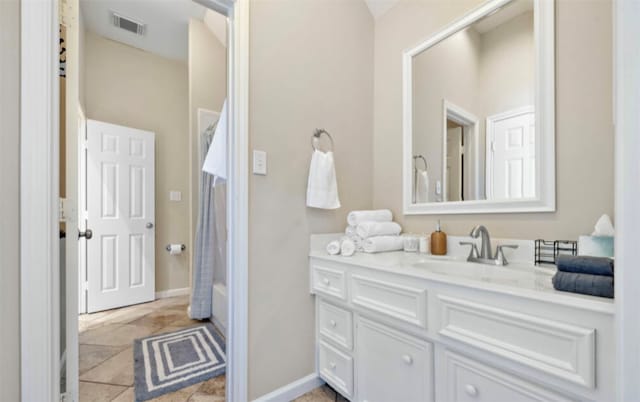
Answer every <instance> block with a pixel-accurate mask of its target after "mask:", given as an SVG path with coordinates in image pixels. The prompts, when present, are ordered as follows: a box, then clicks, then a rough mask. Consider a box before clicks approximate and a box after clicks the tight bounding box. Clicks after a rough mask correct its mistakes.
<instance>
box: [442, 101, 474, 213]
mask: <svg viewBox="0 0 640 402" xmlns="http://www.w3.org/2000/svg"><path fill="white" fill-rule="evenodd" d="M449 119H451V120H453V121H455V122H456V123H458V124H460V125H461V126H465V127H466V126H471V127H472V128H471V130H472V133H470V134H471V135H470V137H471V138H470V139H471V140H472V141H473V159H474V165H475V166H474V170H475V172H476V174H475V176H476V177H475V188H474V193H475V196H476V199H480V188H479V184H480V183H481V179H482V171H481V170H482V169H480V147H479V146H478V144H480V128H479V125H480V120H478V118H477V117H476V116H475V115H474V114H473V113H471V112H469V111H467V110H465V109H464V108H462V107H460V106H458V105H456V104H454V103H453V102H450V101H448V100H446V99H443V100H442V179H441V180H442V186H441V189H442V192H441V194H442V201H443V202H446V201H447V190H446V189H447V185H448V183H447V181H448V178H447V153H448V149H447V120H449ZM464 134H465V130H464V129H463V130H462V135H463V136H464ZM468 139H469V138H468Z"/></svg>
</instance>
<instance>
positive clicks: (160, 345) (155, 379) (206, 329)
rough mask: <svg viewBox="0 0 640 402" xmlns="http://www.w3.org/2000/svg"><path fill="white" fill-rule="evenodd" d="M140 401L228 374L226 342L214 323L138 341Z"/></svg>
mask: <svg viewBox="0 0 640 402" xmlns="http://www.w3.org/2000/svg"><path fill="white" fill-rule="evenodd" d="M133 363H134V370H135V379H134V386H135V393H136V401H138V402H139V401H146V400H149V399H152V398H156V397H158V396H160V395H164V394H166V393H169V392H173V391H176V390H179V389H181V388H185V387H188V386H190V385H193V384H195V383H198V382H202V381H206V380H208V379H210V378H213V377H217V376H219V375H221V374H224V372H225V369H226V357H225V344H224V340H223V339H222V337H221V336H220V335H218V333H217V332H216V330H215V328H214V327H213V325H212V324H203V325H198V326H195V327H191V328H185V329H181V330H179V331H175V332H169V333H166V334H159V335H152V336H149V337H146V338H142V339H136V341H135V342H134V345H133Z"/></svg>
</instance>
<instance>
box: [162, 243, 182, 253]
mask: <svg viewBox="0 0 640 402" xmlns="http://www.w3.org/2000/svg"><path fill="white" fill-rule="evenodd" d="M186 248H187V246H185V245H184V244H181V245H180V249H181V250H182V251H184V250H185V249H186ZM164 249H165V250H167V251H171V244H167V246H166V247H165V248H164Z"/></svg>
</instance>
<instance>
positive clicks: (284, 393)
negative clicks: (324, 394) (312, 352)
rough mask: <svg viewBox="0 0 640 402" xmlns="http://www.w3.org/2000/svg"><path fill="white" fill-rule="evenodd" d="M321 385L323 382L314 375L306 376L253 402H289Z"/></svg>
mask: <svg viewBox="0 0 640 402" xmlns="http://www.w3.org/2000/svg"><path fill="white" fill-rule="evenodd" d="M322 384H324V381H322V380H321V379H320V377H318V375H317V374H316V373H313V374H309V375H308V376H306V377H303V378H301V379H299V380H297V381H294V382H292V383H290V384H287V385H285V386H284V387H281V388H278V389H276V390H275V391H272V392H269V393H268V394H266V395H263V396H261V397H260V398H258V399H255V400H254V401H253V402H290V401H292V400H294V399H296V398H298V397H300V396H302V395H304V394H306V393H307V392H309V391H311V390H313V389H315V388H318V387H319V386H321V385H322Z"/></svg>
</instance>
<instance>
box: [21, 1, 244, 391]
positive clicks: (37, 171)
mask: <svg viewBox="0 0 640 402" xmlns="http://www.w3.org/2000/svg"><path fill="white" fill-rule="evenodd" d="M198 1H199V2H200V3H201V4H203V5H205V6H207V7H210V8H212V9H215V10H216V11H219V12H222V13H224V14H226V15H227V16H228V17H229V22H230V24H229V56H230V57H229V70H228V71H229V77H228V79H229V82H230V85H229V113H230V114H231V116H232V117H233V118H232V119H230V120H231V124H230V132H229V133H230V135H229V144H228V146H229V160H230V164H229V167H228V176H229V178H228V179H229V180H228V182H229V184H228V202H227V205H229V210H228V211H227V214H228V222H229V237H228V255H229V257H230V258H229V262H228V268H227V269H228V273H227V278H228V281H229V283H228V285H229V300H230V302H229V311H228V316H229V317H230V318H231V317H233V319H231V320H230V327H229V333H228V338H227V339H228V345H227V356H228V360H229V367H228V370H227V400H229V401H244V400H247V396H248V393H247V388H248V387H247V384H248V332H247V331H248V244H247V243H248V181H249V176H248V145H249V141H248V117H249V111H248V108H249V99H248V95H249V1H247V0H237V1H234V0H198ZM20 20H21V49H20V50H21V63H20V68H21V78H20V80H21V111H22V113H21V128H20V133H21V151H20V154H21V166H20V181H21V194H20V195H21V197H20V198H21V200H20V208H21V216H20V227H21V231H20V232H21V233H20V238H21V245H20V266H21V285H20V287H21V300H20V306H21V307H20V316H21V359H20V360H21V391H22V398H23V400H26V401H57V400H59V399H60V387H59V383H58V375H59V364H60V361H59V356H58V355H59V349H60V348H59V340H60V334H59V325H60V324H59V317H58V311H57V309H56V308H55V307H54V306H57V305H59V299H60V295H59V291H58V281H59V271H58V268H59V262H58V256H59V250H58V239H57V238H58V195H59V193H58V173H59V172H58V154H59V153H58V142H59V139H58V112H59V98H58V80H57V72H58V1H57V0H51V1H41V0H22V3H21V17H20ZM69 232H70V234H71V233H72V232H73V231H72V230H70V231H69ZM74 274H75V275H77V273H68V275H74ZM70 291H73V292H74V293H75V290H70ZM70 397H71V398H72V400H74V401H75V400H77V395H70Z"/></svg>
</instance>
